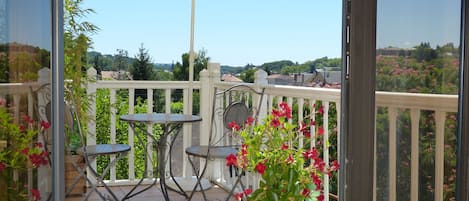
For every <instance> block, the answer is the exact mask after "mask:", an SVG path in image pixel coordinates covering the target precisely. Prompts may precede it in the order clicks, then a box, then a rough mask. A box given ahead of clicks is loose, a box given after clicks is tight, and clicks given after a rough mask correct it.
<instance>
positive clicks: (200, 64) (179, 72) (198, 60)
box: [173, 49, 210, 81]
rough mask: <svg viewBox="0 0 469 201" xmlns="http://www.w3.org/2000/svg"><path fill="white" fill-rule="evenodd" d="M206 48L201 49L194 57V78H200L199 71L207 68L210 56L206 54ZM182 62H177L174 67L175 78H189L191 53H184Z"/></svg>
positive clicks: (184, 79) (182, 79)
mask: <svg viewBox="0 0 469 201" xmlns="http://www.w3.org/2000/svg"><path fill="white" fill-rule="evenodd" d="M206 54H207V52H206V51H205V50H203V49H202V50H200V51H199V52H198V53H196V55H195V58H194V80H199V72H200V71H202V69H207V66H208V62H209V61H210V58H209V57H208V56H206ZM181 57H182V64H181V63H179V62H177V63H176V65H175V66H174V68H173V77H174V79H175V80H181V81H188V80H189V53H184V54H182V56H181Z"/></svg>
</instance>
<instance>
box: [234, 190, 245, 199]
mask: <svg viewBox="0 0 469 201" xmlns="http://www.w3.org/2000/svg"><path fill="white" fill-rule="evenodd" d="M243 197H244V194H243V192H240V193H236V194H235V199H236V200H237V201H239V200H243Z"/></svg>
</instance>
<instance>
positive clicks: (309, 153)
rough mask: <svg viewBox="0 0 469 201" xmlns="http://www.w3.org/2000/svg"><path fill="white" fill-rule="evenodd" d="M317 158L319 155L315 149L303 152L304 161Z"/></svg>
mask: <svg viewBox="0 0 469 201" xmlns="http://www.w3.org/2000/svg"><path fill="white" fill-rule="evenodd" d="M318 156H319V154H318V151H317V150H316V148H313V149H311V150H309V151H305V152H303V157H305V159H316V158H318Z"/></svg>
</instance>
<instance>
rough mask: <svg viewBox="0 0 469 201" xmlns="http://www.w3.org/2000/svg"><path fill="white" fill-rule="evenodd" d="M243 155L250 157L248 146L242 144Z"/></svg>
mask: <svg viewBox="0 0 469 201" xmlns="http://www.w3.org/2000/svg"><path fill="white" fill-rule="evenodd" d="M241 155H243V156H246V155H248V145H247V144H242V145H241Z"/></svg>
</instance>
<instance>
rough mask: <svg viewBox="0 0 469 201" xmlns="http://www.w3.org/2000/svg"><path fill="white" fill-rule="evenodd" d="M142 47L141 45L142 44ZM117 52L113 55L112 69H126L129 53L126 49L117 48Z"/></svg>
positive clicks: (127, 67)
mask: <svg viewBox="0 0 469 201" xmlns="http://www.w3.org/2000/svg"><path fill="white" fill-rule="evenodd" d="M142 48H143V46H142ZM116 51H117V54H115V55H114V58H115V59H114V63H113V64H112V70H114V71H120V70H123V71H127V70H128V69H129V63H130V62H129V53H128V52H127V50H123V49H117V50H116Z"/></svg>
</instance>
